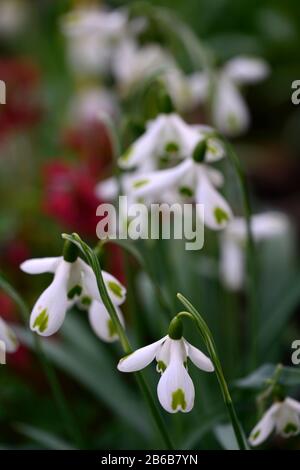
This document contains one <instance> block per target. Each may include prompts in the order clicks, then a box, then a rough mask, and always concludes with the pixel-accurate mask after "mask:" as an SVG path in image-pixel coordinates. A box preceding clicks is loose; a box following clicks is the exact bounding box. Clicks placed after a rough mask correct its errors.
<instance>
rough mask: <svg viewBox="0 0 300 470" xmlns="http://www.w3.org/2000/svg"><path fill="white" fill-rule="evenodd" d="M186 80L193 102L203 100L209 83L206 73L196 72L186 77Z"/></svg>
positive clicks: (206, 96)
mask: <svg viewBox="0 0 300 470" xmlns="http://www.w3.org/2000/svg"><path fill="white" fill-rule="evenodd" d="M188 82H189V88H190V91H191V93H192V96H193V97H194V100H195V104H197V103H203V102H205V101H206V99H207V98H208V85H209V80H208V76H207V74H206V73H202V72H196V73H194V74H192V75H190V76H189V77H188Z"/></svg>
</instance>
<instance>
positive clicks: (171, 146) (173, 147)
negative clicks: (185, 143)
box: [165, 142, 179, 153]
mask: <svg viewBox="0 0 300 470" xmlns="http://www.w3.org/2000/svg"><path fill="white" fill-rule="evenodd" d="M165 151H166V152H168V153H174V152H178V151H179V145H178V144H177V142H168V143H167V144H166V145H165Z"/></svg>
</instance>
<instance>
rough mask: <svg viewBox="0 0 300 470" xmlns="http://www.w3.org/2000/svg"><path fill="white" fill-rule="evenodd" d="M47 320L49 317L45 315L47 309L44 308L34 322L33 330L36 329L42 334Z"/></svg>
mask: <svg viewBox="0 0 300 470" xmlns="http://www.w3.org/2000/svg"><path fill="white" fill-rule="evenodd" d="M48 320H49V315H48V313H47V309H46V308H45V309H44V310H42V312H41V313H40V314H39V315H38V316H37V317H36V319H35V320H34V323H33V328H37V329H38V330H39V331H40V332H41V333H43V332H44V331H45V330H46V329H47V327H48Z"/></svg>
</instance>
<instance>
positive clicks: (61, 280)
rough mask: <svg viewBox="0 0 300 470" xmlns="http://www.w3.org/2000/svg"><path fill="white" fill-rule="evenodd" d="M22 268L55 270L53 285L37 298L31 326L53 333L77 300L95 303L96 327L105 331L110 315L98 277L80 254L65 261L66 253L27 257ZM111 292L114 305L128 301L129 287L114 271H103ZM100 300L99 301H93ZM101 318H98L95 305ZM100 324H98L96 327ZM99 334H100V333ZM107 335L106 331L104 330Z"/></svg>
mask: <svg viewBox="0 0 300 470" xmlns="http://www.w3.org/2000/svg"><path fill="white" fill-rule="evenodd" d="M21 269H22V270H23V271H24V272H26V273H28V274H40V273H45V272H50V273H54V279H53V281H52V283H51V284H50V286H49V287H48V288H47V289H46V290H45V291H44V292H43V293H42V294H41V296H40V297H39V298H38V300H37V301H36V303H35V305H34V307H33V310H32V313H31V316H30V328H31V329H32V330H33V331H36V332H37V333H38V334H40V335H41V336H50V335H53V334H54V333H56V332H57V331H58V330H59V328H60V327H61V326H62V324H63V322H64V319H65V316H66V312H67V310H68V309H69V308H70V307H71V306H72V305H73V304H74V303H75V302H77V301H78V302H80V303H81V305H87V306H92V312H89V315H90V320H91V324H92V327H93V329H94V330H96V329H97V328H98V333H99V331H103V329H104V327H105V325H104V324H105V323H107V320H108V319H107V317H106V316H105V314H104V313H103V312H104V310H105V308H104V306H103V303H102V300H101V297H100V294H99V291H98V287H97V281H96V278H95V275H94V272H93V270H92V269H91V267H90V266H88V265H87V264H86V263H85V262H84V261H83V260H82V259H81V258H79V257H78V258H77V259H76V260H75V261H74V262H68V261H65V259H64V258H63V257H61V256H60V257H53V258H37V259H30V260H27V261H24V263H22V264H21ZM102 275H103V278H104V282H105V285H106V288H107V291H108V294H109V296H110V298H111V300H112V302H113V304H114V305H116V306H119V305H121V304H122V303H123V302H124V301H125V296H126V290H125V288H124V287H123V286H122V284H121V283H120V282H119V281H118V280H117V279H116V278H115V277H114V276H112V275H111V274H109V273H107V272H105V271H102ZM93 301H94V302H97V304H93ZM96 306H97V310H98V311H99V316H100V319H99V321H98V322H97V321H96V319H95V317H94V316H95V313H94V312H95V309H96ZM96 327H97V328H96ZM98 335H99V334H98ZM103 335H104V334H103Z"/></svg>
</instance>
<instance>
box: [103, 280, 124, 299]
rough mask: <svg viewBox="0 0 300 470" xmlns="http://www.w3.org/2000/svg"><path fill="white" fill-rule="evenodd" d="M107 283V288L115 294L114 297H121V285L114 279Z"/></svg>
mask: <svg viewBox="0 0 300 470" xmlns="http://www.w3.org/2000/svg"><path fill="white" fill-rule="evenodd" d="M107 285H108V288H109V289H110V290H111V291H112V293H113V294H114V295H115V296H116V297H119V299H122V297H123V295H122V287H121V285H120V284H117V283H116V282H114V281H109V282H108V283H107Z"/></svg>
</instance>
